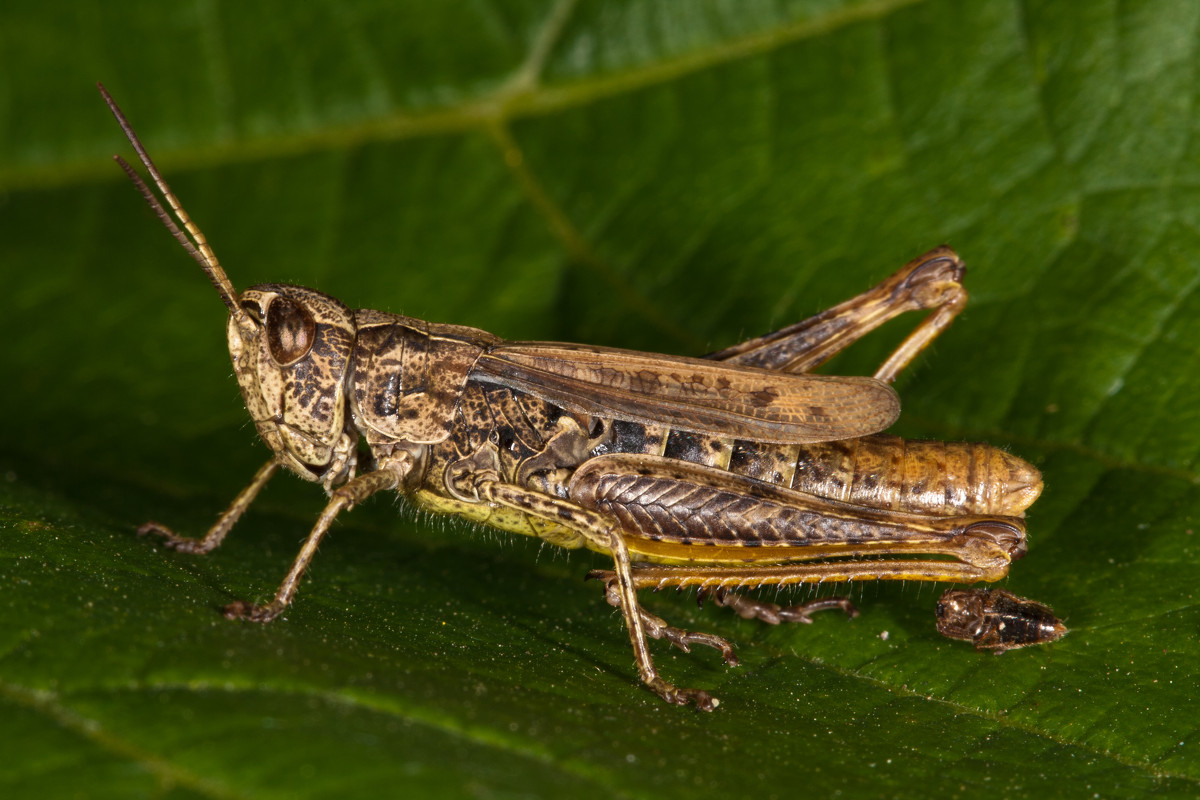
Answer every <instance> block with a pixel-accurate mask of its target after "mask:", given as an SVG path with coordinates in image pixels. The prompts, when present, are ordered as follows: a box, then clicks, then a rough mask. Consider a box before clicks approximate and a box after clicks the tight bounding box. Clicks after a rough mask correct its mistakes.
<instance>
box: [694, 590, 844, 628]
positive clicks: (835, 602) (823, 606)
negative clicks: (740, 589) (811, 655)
mask: <svg viewBox="0 0 1200 800" xmlns="http://www.w3.org/2000/svg"><path fill="white" fill-rule="evenodd" d="M706 597H711V598H712V601H713V605H717V606H723V607H725V608H731V609H733V611H734V612H735V613H736V614H737V615H738V616H739V617H741V618H742V619H757V620H761V621H762V622H765V623H767V624H768V625H778V624H779V623H781V622H801V623H803V624H805V625H811V624H812V616H811V615H812V614H813V613H814V612H817V611H825V610H827V609H834V608H840V609H841V610H842V611H843V612H845V614H846V616H848V617H850V618H851V619H854V618H855V617H857V616H858V609H857V608H855V607H854V604H853V603H851V602H850V601H849V600H848V599H847V598H845V597H823V598H820V599H817V600H809V601H808V602H807V603H798V604H796V605H794V606H780V605H778V604H776V603H768V602H765V601H762V600H755V599H753V598H751V597H746V596H745V595H741V594H738V593H736V592H731V591H729V590H728V589H717V590H716V591H714V592H711V593H709V592H707V591H705V590H701V593H700V595H699V597H698V598H697V599H698V600H699V601H701V602H702V601H703V600H704V599H705V598H706Z"/></svg>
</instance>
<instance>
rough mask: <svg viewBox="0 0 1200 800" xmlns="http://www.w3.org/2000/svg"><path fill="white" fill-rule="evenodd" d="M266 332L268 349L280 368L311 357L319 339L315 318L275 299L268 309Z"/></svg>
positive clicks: (301, 307)
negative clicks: (309, 355)
mask: <svg viewBox="0 0 1200 800" xmlns="http://www.w3.org/2000/svg"><path fill="white" fill-rule="evenodd" d="M266 328H267V348H268V349H269V350H270V351H271V358H273V359H275V362H276V363H277V364H279V366H281V367H286V366H288V365H289V364H294V363H296V362H297V361H299V360H300V359H302V358H304V357H305V356H306V355H308V351H309V350H311V349H312V346H313V340H314V339H316V338H317V323H316V322H315V321H314V320H313V318H312V315H311V314H309V313H308V311H307V310H306V309H305V308H304V307H303V306H301V305H300V304H299V303H295V302H293V301H291V300H289V299H287V298H286V297H276V298H275V299H274V300H273V301H271V305H269V306H268V307H267V320H266Z"/></svg>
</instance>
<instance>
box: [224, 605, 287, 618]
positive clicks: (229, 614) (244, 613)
mask: <svg viewBox="0 0 1200 800" xmlns="http://www.w3.org/2000/svg"><path fill="white" fill-rule="evenodd" d="M283 608H284V607H283V606H282V605H280V606H278V607H277V606H276V604H275V603H267V604H266V605H265V606H263V605H259V604H258V603H247V602H246V601H244V600H238V601H236V602H233V603H230V604H229V605H227V606H225V607H224V608H223V609H221V613H222V614H224V615H225V619H244V620H246V621H247V622H270V621H271V620H273V619H275V618H276V617H278V616H279V614H280V613H281V612H282V611H283Z"/></svg>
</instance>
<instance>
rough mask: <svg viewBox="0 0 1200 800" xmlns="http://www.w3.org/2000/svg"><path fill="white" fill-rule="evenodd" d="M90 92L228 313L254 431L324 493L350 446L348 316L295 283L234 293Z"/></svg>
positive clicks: (352, 328) (149, 196) (199, 237)
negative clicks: (150, 183)
mask: <svg viewBox="0 0 1200 800" xmlns="http://www.w3.org/2000/svg"><path fill="white" fill-rule="evenodd" d="M97 87H98V88H99V89H100V94H101V95H102V96H103V97H104V101H105V102H106V103H108V107H109V109H111V110H112V112H113V116H115V117H116V118H117V122H118V123H120V125H121V130H123V131H124V132H125V136H126V138H128V139H129V143H130V144H131V145H133V149H134V150H135V151H136V152H137V154H138V158H139V159H141V162H142V164H143V165H145V167H146V169H147V170H148V171H149V173H150V177H151V178H152V179H153V180H154V185H155V186H157V187H158V190H159V191H160V192H162V196H163V198H164V199H165V200H166V201H167V202H166V205H164V204H163V203H161V202H160V201H159V200H158V198H157V197H156V196H155V195H154V192H152V191H151V190H150V188H149V187H148V186H147V185H146V183H145V181H143V180H142V178H141V176H140V175H138V174H137V172H136V171H134V169H133V168H132V167H130V166H129V164H128V163H126V161H125V159H123V158H121V157H120V156H114V158H115V159H116V161H117V163H118V164H120V165H121V169H123V170H125V173H126V174H127V175H128V176H129V179H130V180H132V181H133V184H134V186H136V187H137V188H138V191H139V192H141V193H142V197H144V198H145V199H146V202H147V203H149V204H150V207H151V208H152V209H154V213H156V214H157V215H158V217H159V219H161V220H162V222H163V224H164V225H166V227H167V230H169V231H170V232H171V235H172V236H174V237H175V239H176V240H177V241H178V242H179V243H180V244H181V245H183V248H184V249H185V250H187V252H188V254H189V255H191V256H192V258H194V259H195V260H196V263H198V264H199V265H200V268H201V269H203V270H204V273H205V274H206V275H208V278H209V280H210V281H212V284H213V287H214V288H215V289H216V290H217V294H219V295H220V296H221V300H222V302H224V303H225V307H226V308H228V309H229V326H228V337H229V355H230V357H231V358H232V359H233V369H234V372H236V373H237V379H238V384H240V385H241V388H242V397H243V398H245V400H246V408H247V409H249V411H250V416H251V417H253V419H254V424H255V425H256V426H257V427H258V432H259V435H261V436H262V438H263V441H265V442H266V443H267V445H268V446H270V448H271V449H272V450H274V451H275V453H276V455H277V457H278V459H279V462H280V463H281V464H283V465H284V466H286V467H288V468H290V469H291V470H292V471H293V472H295V473H296V474H298V475H299V476H300V477H302V478H305V479H307V480H311V481H320V482H321V483H323V484H325V488H326V489H327V490H328V489H330V488H331V487H332V486H333V485H334V484H337V483H340V482H342V481H344V480H348V479H349V478H350V477H352V476H353V474H354V467H355V447H356V445H357V443H358V438H357V436H356V435H354V434H353V432H352V430H347V429H346V427H345V422H346V404H345V392H346V387H345V379H346V370H347V369H348V368H349V364H350V354H351V352H352V351H353V350H354V341H355V338H356V337H357V335H358V328H357V326H356V325H355V323H354V315H353V314H352V313H351V312H350V309H348V308H346V306H344V305H342V304H341V303H340V302H338V301H337V300H335V299H333V298H332V297H330V296H329V295H325V294H321V293H320V292H316V291H313V290H312V289H305V288H304V287H302V286H284V285H280V284H265V285H262V286H251V287H250V288H249V289H247V290H246V291H244V292H242V293H241V294H238V292H237V291H236V290H235V289H234V288H233V284H232V283H230V281H229V278H228V276H226V274H225V270H224V269H222V268H221V264H220V262H219V261H217V256H216V254H215V253H214V252H213V250H212V248H211V247H209V245H208V240H207V239H205V238H204V233H203V232H202V231H201V230H200V228H199V227H198V226H197V225H196V224H195V223H194V222H192V219H191V217H189V216H188V213H187V212H186V211H184V209H183V206H182V205H181V204H180V202H179V198H177V197H176V196H175V194H174V193H173V192H172V191H171V187H170V186H168V185H167V182H166V181H165V180H163V177H162V174H161V173H159V171H158V168H157V167H155V166H154V162H153V161H152V160H151V159H150V155H149V154H148V153H147V152H146V148H144V147H143V146H142V143H141V142H140V141H138V138H137V135H136V134H134V132H133V128H132V127H131V126H130V125H129V122H128V120H126V119H125V115H124V114H122V113H121V109H119V108H118V107H117V104H116V103H115V102H113V99H112V97H110V96H109V94H108V92H107V91H106V90H105V89H104V87H103V86H100V85H99V84H97ZM168 209H169V210H168Z"/></svg>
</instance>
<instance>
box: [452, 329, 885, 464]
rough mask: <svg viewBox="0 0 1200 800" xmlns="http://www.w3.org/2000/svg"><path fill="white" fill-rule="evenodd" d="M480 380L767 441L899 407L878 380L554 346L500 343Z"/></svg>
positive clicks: (880, 421) (813, 438)
mask: <svg viewBox="0 0 1200 800" xmlns="http://www.w3.org/2000/svg"><path fill="white" fill-rule="evenodd" d="M471 377H472V378H474V379H477V380H481V381H486V382H489V383H496V384H500V385H502V386H507V387H509V388H512V389H516V390H518V391H522V392H526V393H528V394H531V395H533V396H535V397H539V398H541V399H543V400H546V401H548V402H551V403H555V404H557V405H560V406H562V407H564V408H567V409H570V410H572V411H576V412H580V413H584V414H589V415H592V416H598V417H612V418H614V419H622V420H628V421H630V422H641V423H644V424H652V425H668V426H670V427H672V428H677V429H680V430H685V431H693V432H695V433H702V434H710V435H717V436H729V437H733V438H736V439H749V440H753V441H758V442H772V443H806V442H824V441H831V440H834V439H849V438H852V437H855V436H865V435H867V434H870V433H876V432H877V431H881V430H883V429H884V428H886V427H888V426H889V425H891V424H892V422H894V421H895V419H896V417H897V416H898V415H899V413H900V400H899V398H898V397H897V396H896V393H895V392H894V391H893V390H892V388H891V387H890V386H887V385H886V384H883V383H881V382H879V381H877V380H875V379H874V378H856V377H834V376H827V375H808V374H798V375H796V374H787V373H780V372H770V371H767V370H761V369H755V368H752V367H742V366H735V365H727V364H722V363H720V362H714V361H708V360H705V359H699V358H685V357H681V356H665V355H658V354H655V353H640V352H637V351H634V350H618V349H614V348H604V347H590V346H586V345H575V344H558V343H554V342H504V343H502V344H498V345H496V346H494V347H492V348H491V349H489V350H488V351H487V352H486V353H484V354H483V355H481V356H480V357H479V359H478V360H477V361H476V362H475V366H474V368H473V370H472V373H471Z"/></svg>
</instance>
